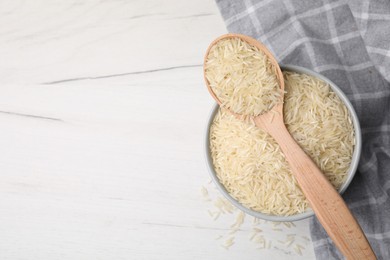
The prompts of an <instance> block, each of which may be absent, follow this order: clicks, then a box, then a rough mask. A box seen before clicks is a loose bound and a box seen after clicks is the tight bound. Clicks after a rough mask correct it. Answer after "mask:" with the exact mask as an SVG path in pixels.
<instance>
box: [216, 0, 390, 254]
mask: <svg viewBox="0 0 390 260" xmlns="http://www.w3.org/2000/svg"><path fill="white" fill-rule="evenodd" d="M216 2H217V5H218V7H219V9H220V11H221V14H222V16H223V18H224V20H225V23H226V26H227V28H228V30H229V31H230V32H233V33H242V34H246V35H249V36H252V37H254V38H257V39H258V40H260V41H261V42H263V43H264V44H265V45H266V46H267V47H268V48H269V49H270V50H271V51H272V52H273V53H274V55H275V57H276V58H277V59H278V61H279V62H280V63H281V64H294V65H299V66H303V67H307V68H310V69H312V70H315V71H317V72H319V73H321V74H323V75H324V76H326V77H328V78H329V79H331V80H332V81H333V82H334V83H336V84H337V85H338V86H339V87H340V88H341V89H342V90H343V91H344V93H345V94H346V95H347V96H348V98H349V99H350V101H351V102H352V104H353V106H354V108H355V110H356V112H357V114H358V117H359V119H360V123H361V126H362V134H363V152H362V156H361V159H360V164H359V168H358V172H357V174H356V176H355V178H354V180H353V182H352V184H351V185H350V187H349V188H348V189H347V191H346V192H345V194H344V195H343V197H344V199H345V200H346V202H347V204H348V206H349V208H350V209H351V210H352V211H353V213H354V215H355V217H356V218H357V219H358V221H359V223H360V224H361V226H362V228H363V230H364V232H365V234H366V236H367V237H368V240H369V241H370V243H371V245H372V247H373V249H374V251H375V253H376V255H377V256H378V258H379V259H390V200H389V190H390V84H389V82H390V1H389V0H382V1H380V0H373V1H368V0H366V1H354V0H347V1H313V0H263V1H251V0H244V1H242V0H241V1H237V0H216ZM311 235H312V240H313V245H314V249H315V253H316V257H317V259H326V260H328V259H342V256H341V254H340V253H339V252H338V250H337V249H336V248H335V247H334V245H333V244H332V242H331V241H330V239H329V238H328V236H327V235H326V233H325V231H324V230H323V228H322V227H321V225H320V224H319V223H318V221H317V219H316V218H313V219H312V221H311Z"/></svg>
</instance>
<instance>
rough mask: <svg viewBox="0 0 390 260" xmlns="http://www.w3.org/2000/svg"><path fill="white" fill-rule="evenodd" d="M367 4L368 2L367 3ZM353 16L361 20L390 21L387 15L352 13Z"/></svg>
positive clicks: (389, 16)
mask: <svg viewBox="0 0 390 260" xmlns="http://www.w3.org/2000/svg"><path fill="white" fill-rule="evenodd" d="M367 2H369V1H367ZM352 14H353V16H354V17H355V18H358V19H362V20H385V21H387V20H390V15H389V14H373V13H366V12H362V13H358V12H352Z"/></svg>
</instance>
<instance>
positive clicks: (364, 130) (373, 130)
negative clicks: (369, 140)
mask: <svg viewBox="0 0 390 260" xmlns="http://www.w3.org/2000/svg"><path fill="white" fill-rule="evenodd" d="M377 132H383V133H387V132H390V125H389V124H382V125H380V126H373V127H365V128H362V133H363V134H367V133H377Z"/></svg>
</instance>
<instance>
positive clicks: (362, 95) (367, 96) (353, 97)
mask: <svg viewBox="0 0 390 260" xmlns="http://www.w3.org/2000/svg"><path fill="white" fill-rule="evenodd" d="M389 96H390V89H389V90H383V91H378V92H370V93H356V94H348V95H347V97H348V98H349V99H351V100H354V101H355V100H368V99H378V98H388V97H389Z"/></svg>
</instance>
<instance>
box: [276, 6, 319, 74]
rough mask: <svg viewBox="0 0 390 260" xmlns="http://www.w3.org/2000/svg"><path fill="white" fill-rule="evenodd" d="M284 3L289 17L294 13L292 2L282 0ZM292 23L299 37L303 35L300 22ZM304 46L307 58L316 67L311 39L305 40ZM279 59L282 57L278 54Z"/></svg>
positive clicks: (303, 30)
mask: <svg viewBox="0 0 390 260" xmlns="http://www.w3.org/2000/svg"><path fill="white" fill-rule="evenodd" d="M284 5H285V7H286V8H287V12H288V13H289V15H290V16H291V17H293V16H294V15H295V13H294V12H295V11H294V6H293V4H292V3H291V2H290V1H289V0H286V1H284ZM292 25H293V27H294V28H295V30H296V31H297V33H298V34H299V37H304V35H305V29H304V28H303V27H302V24H301V23H300V22H299V21H298V20H295V21H294V22H293V23H292ZM305 46H306V50H307V53H308V57H309V60H310V63H311V65H312V67H317V60H316V59H315V53H314V47H313V45H312V44H311V41H306V42H305ZM281 59H282V58H281V55H280V56H279V60H281Z"/></svg>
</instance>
